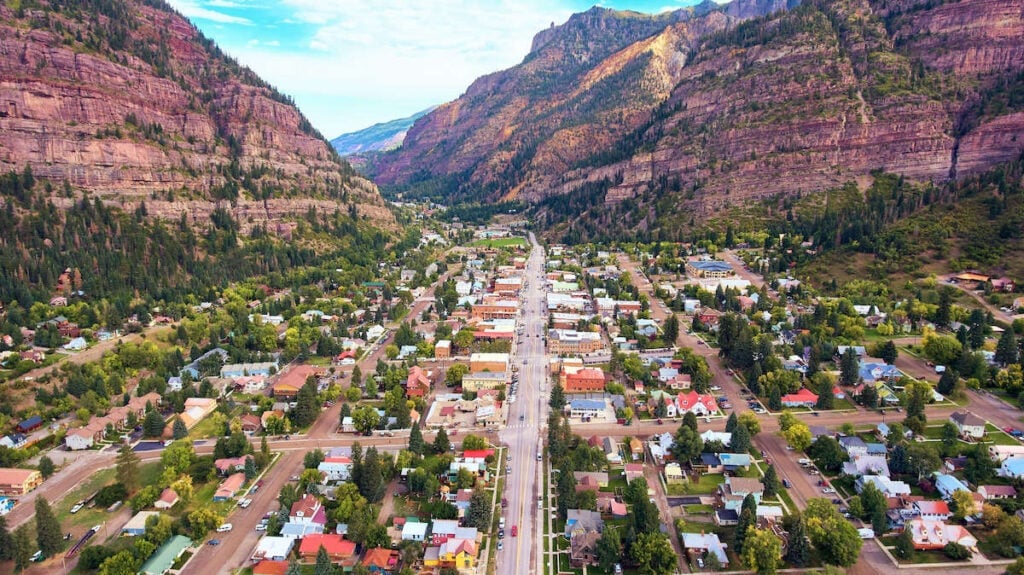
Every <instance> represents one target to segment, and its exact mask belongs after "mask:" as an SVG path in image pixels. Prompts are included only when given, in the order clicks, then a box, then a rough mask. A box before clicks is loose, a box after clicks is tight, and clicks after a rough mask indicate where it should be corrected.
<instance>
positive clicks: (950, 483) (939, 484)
mask: <svg viewBox="0 0 1024 575" xmlns="http://www.w3.org/2000/svg"><path fill="white" fill-rule="evenodd" d="M935 489H937V490H938V491H939V493H940V494H942V498H943V499H945V500H947V501H948V500H950V499H952V498H953V493H954V492H956V491H967V492H970V491H971V490H970V489H968V488H967V486H966V485H964V484H963V483H962V482H961V481H960V480H959V479H957V478H956V477H953V476H952V475H946V474H945V473H936V474H935Z"/></svg>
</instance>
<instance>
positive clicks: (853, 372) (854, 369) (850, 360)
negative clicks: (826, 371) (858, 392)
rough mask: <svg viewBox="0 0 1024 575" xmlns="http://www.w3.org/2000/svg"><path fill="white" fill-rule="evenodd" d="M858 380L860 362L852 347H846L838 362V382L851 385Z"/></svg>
mask: <svg viewBox="0 0 1024 575" xmlns="http://www.w3.org/2000/svg"><path fill="white" fill-rule="evenodd" d="M858 379H860V360H858V359H857V352H856V351H854V349H853V346H848V347H847V348H846V351H844V352H843V355H842V357H841V358H840V360H839V382H840V383H842V384H843V385H853V384H855V383H857V380H858Z"/></svg>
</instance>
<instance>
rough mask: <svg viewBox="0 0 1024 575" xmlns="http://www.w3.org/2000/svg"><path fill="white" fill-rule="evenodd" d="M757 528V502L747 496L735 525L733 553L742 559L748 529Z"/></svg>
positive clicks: (752, 497) (750, 496)
mask: <svg viewBox="0 0 1024 575" xmlns="http://www.w3.org/2000/svg"><path fill="white" fill-rule="evenodd" d="M756 526H757V501H756V500H755V499H754V496H753V495H751V494H749V493H748V494H747V496H746V497H744V498H743V506H742V507H741V508H740V518H739V522H738V523H737V524H736V538H735V541H734V542H733V551H735V552H736V554H737V555H739V556H740V557H743V546H744V545H745V544H746V539H747V535H748V534H749V533H750V529H752V528H755V527H756Z"/></svg>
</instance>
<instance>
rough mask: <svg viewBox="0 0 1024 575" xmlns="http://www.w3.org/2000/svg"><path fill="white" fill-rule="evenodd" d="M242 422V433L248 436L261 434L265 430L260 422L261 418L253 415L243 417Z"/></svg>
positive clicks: (247, 414)
mask: <svg viewBox="0 0 1024 575" xmlns="http://www.w3.org/2000/svg"><path fill="white" fill-rule="evenodd" d="M241 422H242V432H243V433H246V434H248V435H252V434H254V433H259V431H260V430H261V429H263V422H262V421H260V418H259V417H257V416H255V415H253V414H251V413H246V414H245V415H243V416H242V417H241Z"/></svg>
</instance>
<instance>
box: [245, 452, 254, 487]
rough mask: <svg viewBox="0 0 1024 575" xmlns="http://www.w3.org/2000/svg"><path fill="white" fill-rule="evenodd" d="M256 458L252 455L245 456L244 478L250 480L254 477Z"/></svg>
mask: <svg viewBox="0 0 1024 575" xmlns="http://www.w3.org/2000/svg"><path fill="white" fill-rule="evenodd" d="M256 473H257V471H256V460H255V459H253V458H252V457H246V458H245V480H246V481H252V480H253V478H255V477H256Z"/></svg>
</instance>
